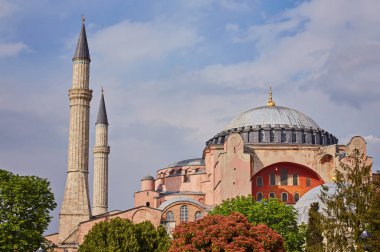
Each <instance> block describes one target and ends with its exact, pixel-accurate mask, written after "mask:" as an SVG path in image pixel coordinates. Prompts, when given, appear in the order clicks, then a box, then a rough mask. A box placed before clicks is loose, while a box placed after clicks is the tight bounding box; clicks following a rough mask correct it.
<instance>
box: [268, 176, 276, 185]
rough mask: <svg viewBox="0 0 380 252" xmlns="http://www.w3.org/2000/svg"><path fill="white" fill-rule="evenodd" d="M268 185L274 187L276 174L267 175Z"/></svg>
mask: <svg viewBox="0 0 380 252" xmlns="http://www.w3.org/2000/svg"><path fill="white" fill-rule="evenodd" d="M269 184H270V185H271V186H275V185H276V174H274V173H271V174H269Z"/></svg>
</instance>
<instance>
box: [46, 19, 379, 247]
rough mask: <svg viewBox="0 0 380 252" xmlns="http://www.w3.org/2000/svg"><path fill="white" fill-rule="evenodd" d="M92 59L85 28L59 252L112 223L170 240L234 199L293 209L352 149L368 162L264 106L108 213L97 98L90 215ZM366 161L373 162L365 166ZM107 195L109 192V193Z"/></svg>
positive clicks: (73, 92) (104, 124) (103, 129)
mask: <svg viewBox="0 0 380 252" xmlns="http://www.w3.org/2000/svg"><path fill="white" fill-rule="evenodd" d="M90 61H91V60H90V54H89V50H88V45H87V38H86V32H85V25H84V22H83V25H82V30H81V33H80V37H79V40H78V45H77V49H76V52H75V55H74V58H73V65H74V68H73V69H74V72H73V86H72V89H70V91H69V96H70V136H69V139H70V141H69V166H68V173H67V182H66V189H65V196H64V200H63V203H62V206H61V212H60V226H59V233H57V234H52V235H49V236H46V238H47V239H49V240H50V241H52V242H53V243H54V244H56V245H57V246H58V248H57V251H67V252H69V251H76V250H77V248H78V245H79V244H81V243H82V242H83V240H84V237H85V235H86V234H87V233H88V232H89V230H90V229H91V228H92V226H93V225H95V224H96V223H98V222H100V221H107V220H109V219H112V218H117V217H120V218H128V219H130V220H132V221H133V222H135V223H139V222H142V221H151V222H152V223H153V224H154V225H160V224H162V225H165V227H166V228H167V230H168V232H169V233H170V232H171V231H172V230H173V229H174V228H175V226H176V225H178V224H179V223H182V222H188V221H195V220H197V219H200V218H202V217H203V216H205V215H207V212H208V211H209V210H210V209H212V208H213V207H214V206H216V205H218V204H220V203H222V202H223V200H225V199H228V198H233V197H236V196H238V195H252V196H253V197H255V198H256V199H257V200H258V201H260V200H262V199H263V198H279V199H281V200H282V201H283V202H284V203H286V204H295V203H296V202H297V201H298V200H299V199H300V198H302V196H303V195H304V194H306V193H307V192H308V191H310V190H311V189H313V188H315V187H318V186H320V185H321V184H325V183H328V182H332V181H333V180H334V174H335V169H336V168H337V167H339V163H340V162H342V160H343V161H344V158H345V157H346V156H347V155H349V154H350V153H351V152H352V151H353V150H354V149H355V148H356V149H359V150H360V151H361V152H362V153H363V154H364V155H366V143H365V141H364V139H363V138H362V137H360V136H356V137H353V138H352V139H351V140H350V142H349V143H347V144H346V145H340V144H338V139H337V138H336V137H335V136H334V135H332V134H331V133H329V132H328V131H326V130H324V129H322V128H321V127H320V126H319V125H318V124H317V123H316V122H315V121H314V120H313V119H311V118H310V117H308V116H306V115H305V114H303V113H302V112H299V111H297V110H294V109H291V108H287V107H282V106H277V105H276V104H275V102H274V101H273V99H272V91H271V90H270V93H269V99H268V102H267V104H266V105H265V106H262V107H258V108H253V109H250V110H248V111H246V112H243V113H241V114H239V115H238V116H236V117H235V118H234V119H233V120H232V121H231V122H230V123H229V124H228V125H227V126H226V127H225V128H224V129H223V130H222V131H221V132H219V133H217V134H216V135H215V136H213V137H212V138H211V139H209V140H208V141H207V142H206V145H205V148H204V149H203V151H200V156H201V157H200V158H196V159H188V160H183V161H179V162H176V163H173V164H170V165H168V166H166V167H163V168H160V169H158V170H157V171H156V172H155V173H154V174H153V175H152V176H151V175H147V176H144V177H143V178H142V179H141V187H140V189H139V190H138V191H137V192H135V194H134V208H132V209H127V210H124V211H108V154H109V152H110V147H109V146H108V118H107V113H106V109H105V101H104V96H103V93H102V97H101V102H100V107H99V112H98V118H97V122H96V132H95V134H96V143H95V147H94V177H93V178H94V190H93V191H94V195H93V206H92V212H91V208H90V201H89V195H88V191H89V190H88V155H89V149H88V136H89V109H90V100H91V93H92V91H91V90H90V89H89V76H90V73H89V64H90ZM370 161H371V160H370ZM111 193H112V192H111Z"/></svg>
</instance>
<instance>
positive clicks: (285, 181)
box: [280, 169, 288, 185]
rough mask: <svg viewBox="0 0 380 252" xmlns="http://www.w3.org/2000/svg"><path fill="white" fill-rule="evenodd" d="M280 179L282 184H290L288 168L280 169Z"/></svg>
mask: <svg viewBox="0 0 380 252" xmlns="http://www.w3.org/2000/svg"><path fill="white" fill-rule="evenodd" d="M280 180H281V185H288V170H287V169H281V170H280Z"/></svg>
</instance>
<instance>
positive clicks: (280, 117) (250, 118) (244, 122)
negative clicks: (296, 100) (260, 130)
mask: <svg viewBox="0 0 380 252" xmlns="http://www.w3.org/2000/svg"><path fill="white" fill-rule="evenodd" d="M259 125H261V126H263V125H270V126H272V127H274V126H275V125H280V126H285V125H287V126H290V127H292V126H293V127H294V126H298V127H299V128H312V129H318V128H319V126H318V124H317V123H316V122H314V121H313V119H311V118H310V117H308V116H307V115H305V114H303V113H301V112H299V111H297V110H294V109H290V108H286V107H281V106H263V107H258V108H254V109H250V110H248V111H246V112H244V113H242V114H240V115H239V116H237V117H235V118H234V119H233V120H232V121H231V122H230V123H229V124H228V125H227V127H225V128H224V130H229V129H234V128H240V127H247V126H259Z"/></svg>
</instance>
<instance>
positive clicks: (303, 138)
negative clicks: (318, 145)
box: [302, 131, 306, 143]
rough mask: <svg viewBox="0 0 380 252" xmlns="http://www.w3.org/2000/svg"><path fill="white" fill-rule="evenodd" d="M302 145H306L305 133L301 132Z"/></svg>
mask: <svg viewBox="0 0 380 252" xmlns="http://www.w3.org/2000/svg"><path fill="white" fill-rule="evenodd" d="M302 143H306V132H305V131H304V132H302Z"/></svg>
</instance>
